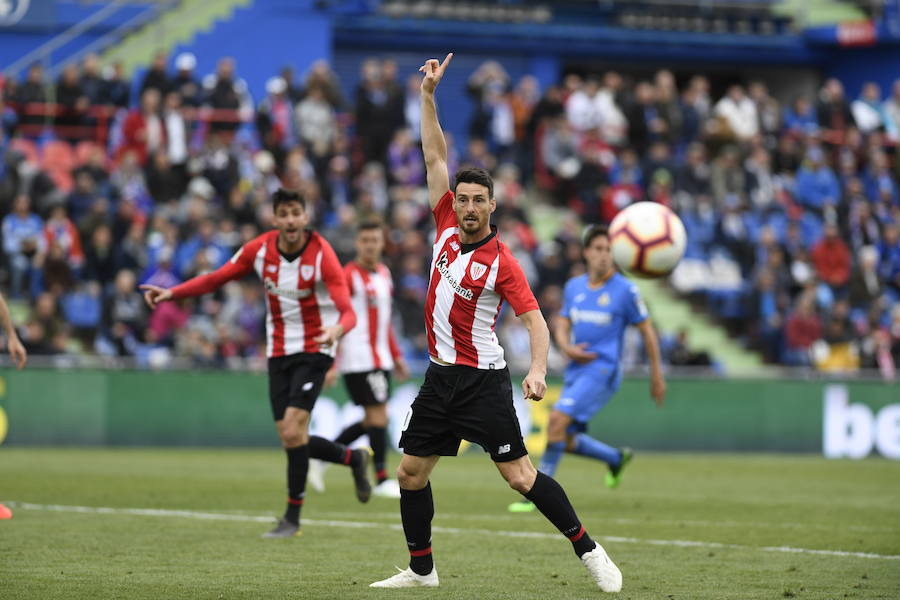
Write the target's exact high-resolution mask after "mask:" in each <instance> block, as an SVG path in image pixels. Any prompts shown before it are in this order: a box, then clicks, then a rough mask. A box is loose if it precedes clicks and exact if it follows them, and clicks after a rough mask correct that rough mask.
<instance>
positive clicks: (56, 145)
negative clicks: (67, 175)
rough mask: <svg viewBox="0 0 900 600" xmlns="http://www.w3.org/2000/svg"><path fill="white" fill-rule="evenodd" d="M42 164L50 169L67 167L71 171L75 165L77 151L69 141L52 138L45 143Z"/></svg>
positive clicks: (42, 151)
mask: <svg viewBox="0 0 900 600" xmlns="http://www.w3.org/2000/svg"><path fill="white" fill-rule="evenodd" d="M41 157H42V160H41V166H42V167H44V168H45V169H47V170H48V171H52V170H57V169H65V170H66V171H70V170H71V169H72V167H74V166H75V153H74V152H73V151H72V146H70V145H69V144H68V142H61V141H58V140H52V141H49V142H47V143H46V144H44V147H43V148H42V150H41Z"/></svg>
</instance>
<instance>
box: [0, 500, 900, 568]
mask: <svg viewBox="0 0 900 600" xmlns="http://www.w3.org/2000/svg"><path fill="white" fill-rule="evenodd" d="M5 504H6V505H7V506H9V507H11V508H15V509H23V510H36V511H45V512H64V513H83V514H84V513H87V514H99V515H133V516H140V517H175V518H182V519H197V520H202V521H239V522H247V523H269V522H271V521H272V517H271V516H257V515H240V514H228V513H210V512H200V511H193V510H171V509H163V508H112V507H104V506H68V505H62V504H32V503H30V502H12V501H10V502H5ZM303 524H304V525H324V526H328V527H345V528H352V529H393V530H401V529H402V526H401V525H399V524H397V523H374V522H371V521H337V520H323V519H303ZM431 529H432V531H434V532H436V533H452V534H462V535H472V534H475V535H490V536H501V537H511V538H531V539H552V540H558V539H559V534H557V533H543V532H538V531H502V530H499V531H498V530H495V529H473V528H464V527H437V526H435V527H432V528H431ZM599 538H600V539H602V540H604V541H607V542H613V543H622V544H645V545H649V546H675V547H678V548H719V549H727V550H759V551H762V552H778V553H786V554H812V555H816V556H838V557H844V558H869V559H882V560H900V555H894V554H875V553H872V552H848V551H845V550H815V549H811V548H793V547H791V546H744V545H741V544H724V543H720V542H702V541H696V540H654V539H644V538H634V537H619V536H612V535H605V536H599Z"/></svg>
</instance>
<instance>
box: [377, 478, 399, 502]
mask: <svg viewBox="0 0 900 600" xmlns="http://www.w3.org/2000/svg"><path fill="white" fill-rule="evenodd" d="M372 494H374V495H375V496H378V497H380V498H399V497H400V484H399V483H397V480H396V479H385V480H384V481H382V482H381V483H379V484H378V485H376V486H375V487H374V488H373V489H372Z"/></svg>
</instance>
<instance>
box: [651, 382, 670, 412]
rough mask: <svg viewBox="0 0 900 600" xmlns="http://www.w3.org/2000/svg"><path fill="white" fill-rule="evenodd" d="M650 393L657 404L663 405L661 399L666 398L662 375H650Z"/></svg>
mask: <svg viewBox="0 0 900 600" xmlns="http://www.w3.org/2000/svg"><path fill="white" fill-rule="evenodd" d="M650 395H651V396H653V400H654V401H656V405H657V406H662V405H663V400H665V399H666V380H665V379H663V378H662V375H655V376H651V377H650Z"/></svg>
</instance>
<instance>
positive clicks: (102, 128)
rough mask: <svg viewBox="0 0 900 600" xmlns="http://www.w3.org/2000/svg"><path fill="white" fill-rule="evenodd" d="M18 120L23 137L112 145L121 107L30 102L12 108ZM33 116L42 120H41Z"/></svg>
mask: <svg viewBox="0 0 900 600" xmlns="http://www.w3.org/2000/svg"><path fill="white" fill-rule="evenodd" d="M11 106H12V107H13V109H14V110H15V111H16V114H17V115H18V117H19V120H20V121H19V123H17V124H16V130H17V132H19V133H20V134H22V135H23V136H24V137H27V138H30V139H37V138H40V137H42V136H44V135H45V134H46V133H48V131H49V132H52V133H53V134H54V136H55V137H57V138H60V139H67V140H78V141H83V140H89V141H94V142H97V143H98V144H101V145H103V146H105V145H106V144H107V143H108V142H109V131H110V128H111V123H112V121H113V119H114V118H115V117H116V115H117V113H118V112H119V111H121V110H124V109H121V108H118V107H115V106H102V105H91V106H88V107H86V108H84V109H83V110H79V109H74V108H71V107H69V106H66V105H63V104H55V103H51V102H46V103H39V102H35V103H30V104H25V105H17V104H12V105H11ZM181 114H182V117H184V119H185V121H187V122H188V123H190V124H191V125H192V126H195V125H197V124H198V123H199V124H203V125H211V124H228V123H236V124H243V123H251V122H253V115H252V114H244V113H242V112H241V111H239V110H230V109H216V108H209V107H200V108H191V107H183V108H182V109H181ZM34 117H40V121H38V120H37V119H35V118H34ZM60 118H62V119H67V120H68V119H80V120H82V121H84V122H83V123H81V124H70V123H59V122H57V120H59V119H60Z"/></svg>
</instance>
